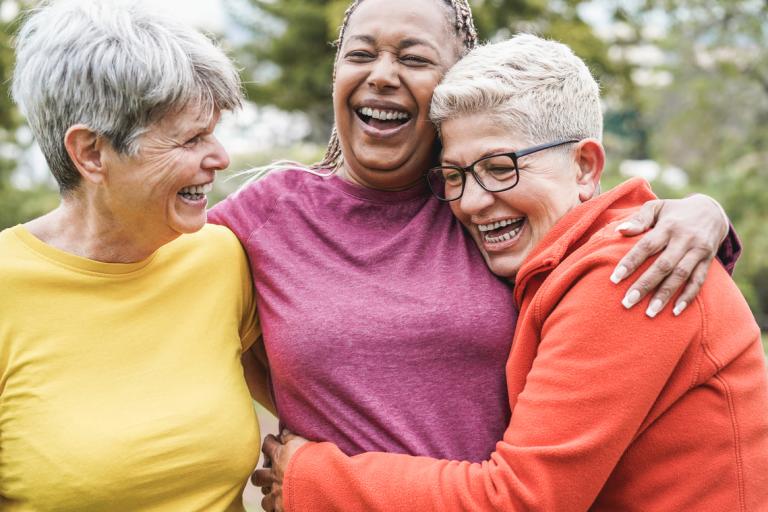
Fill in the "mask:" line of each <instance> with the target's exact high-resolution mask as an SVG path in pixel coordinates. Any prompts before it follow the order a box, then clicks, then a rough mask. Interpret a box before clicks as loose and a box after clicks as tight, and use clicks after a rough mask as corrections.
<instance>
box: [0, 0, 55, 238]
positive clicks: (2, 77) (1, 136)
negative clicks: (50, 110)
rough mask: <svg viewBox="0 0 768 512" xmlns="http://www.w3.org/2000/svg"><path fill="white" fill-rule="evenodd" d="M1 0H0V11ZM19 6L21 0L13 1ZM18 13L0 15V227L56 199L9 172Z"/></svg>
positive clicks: (15, 118) (14, 146)
mask: <svg viewBox="0 0 768 512" xmlns="http://www.w3.org/2000/svg"><path fill="white" fill-rule="evenodd" d="M3 3H6V4H8V3H9V1H8V0H0V11H1V10H2V7H3ZM13 3H14V4H16V5H18V6H19V7H20V8H21V7H23V6H24V4H23V3H22V2H13ZM19 19H20V18H19V17H18V16H17V17H15V18H13V19H11V20H7V21H3V20H2V19H0V206H1V207H0V228H4V227H7V226H13V225H15V224H18V223H19V222H23V221H26V220H28V219H31V218H34V217H37V216H39V215H42V214H43V213H45V212H47V211H49V210H51V209H52V208H54V207H55V206H56V204H57V203H58V195H57V194H56V193H55V192H54V191H52V190H50V189H49V188H47V187H45V186H37V187H34V188H32V189H26V190H19V189H17V188H16V187H14V185H13V183H12V181H11V175H12V173H13V172H14V171H15V169H16V160H15V156H16V155H18V154H19V153H20V144H19V142H18V141H17V137H16V130H17V129H18V128H19V126H21V125H22V122H23V120H22V118H21V116H20V115H19V113H18V111H17V110H16V109H15V108H14V105H13V103H12V101H11V95H10V91H9V88H10V78H11V74H12V73H13V46H12V39H13V34H14V33H15V32H16V30H17V29H18V23H19Z"/></svg>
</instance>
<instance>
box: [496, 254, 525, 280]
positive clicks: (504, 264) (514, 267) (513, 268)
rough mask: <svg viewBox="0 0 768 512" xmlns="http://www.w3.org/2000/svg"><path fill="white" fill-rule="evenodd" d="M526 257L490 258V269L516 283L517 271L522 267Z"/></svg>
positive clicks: (504, 256) (506, 256) (505, 256)
mask: <svg viewBox="0 0 768 512" xmlns="http://www.w3.org/2000/svg"><path fill="white" fill-rule="evenodd" d="M524 259H525V258H524V257H520V256H517V255H514V256H512V255H503V256H497V257H491V258H488V260H487V261H488V268H490V269H491V272H493V273H494V274H496V275H497V276H499V277H502V278H504V279H509V280H510V281H514V279H515V276H516V275H517V271H518V270H520V267H521V266H522V263H523V260H524Z"/></svg>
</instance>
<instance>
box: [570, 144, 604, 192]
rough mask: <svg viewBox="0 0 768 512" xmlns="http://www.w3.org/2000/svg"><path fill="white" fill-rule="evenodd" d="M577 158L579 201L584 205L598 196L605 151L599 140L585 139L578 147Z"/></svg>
mask: <svg viewBox="0 0 768 512" xmlns="http://www.w3.org/2000/svg"><path fill="white" fill-rule="evenodd" d="M575 158H576V164H577V165H578V166H579V171H578V173H577V175H576V182H577V184H578V188H579V200H580V201H581V202H582V203H583V202H584V201H588V200H589V199H592V198H593V197H595V196H596V195H597V194H598V191H599V189H600V176H602V174H603V167H605V149H603V145H602V144H601V143H600V141H599V140H596V139H584V140H582V141H581V142H579V143H578V145H577V146H576V153H575Z"/></svg>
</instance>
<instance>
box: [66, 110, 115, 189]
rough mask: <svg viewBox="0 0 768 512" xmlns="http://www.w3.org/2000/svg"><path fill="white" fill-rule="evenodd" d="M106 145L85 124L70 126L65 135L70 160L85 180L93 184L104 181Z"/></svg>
mask: <svg viewBox="0 0 768 512" xmlns="http://www.w3.org/2000/svg"><path fill="white" fill-rule="evenodd" d="M104 144H105V142H104V140H103V139H102V138H101V137H99V135H98V134H96V132H94V131H93V130H91V129H90V128H88V127H87V126H85V125H83V124H75V125H72V126H70V127H69V129H68V130H67V133H65V134H64V147H65V148H66V150H67V154H68V155H69V158H70V160H72V163H73V164H74V165H75V167H76V168H77V170H78V171H79V172H80V175H81V176H82V177H83V179H84V180H86V181H89V182H91V183H101V182H102V181H104V178H105V173H106V171H105V167H104V164H103V162H102V159H103V156H104V155H103V151H104Z"/></svg>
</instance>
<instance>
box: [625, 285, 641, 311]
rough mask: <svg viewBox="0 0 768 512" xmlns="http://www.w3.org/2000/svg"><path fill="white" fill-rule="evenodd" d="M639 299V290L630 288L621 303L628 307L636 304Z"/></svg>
mask: <svg viewBox="0 0 768 512" xmlns="http://www.w3.org/2000/svg"><path fill="white" fill-rule="evenodd" d="M639 300H640V292H639V291H637V290H632V291H630V292H629V293H627V295H626V296H625V297H624V299H623V300H622V301H621V304H622V305H623V306H624V307H625V308H627V309H629V308H631V307H632V306H634V305H635V304H637V301H639Z"/></svg>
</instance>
